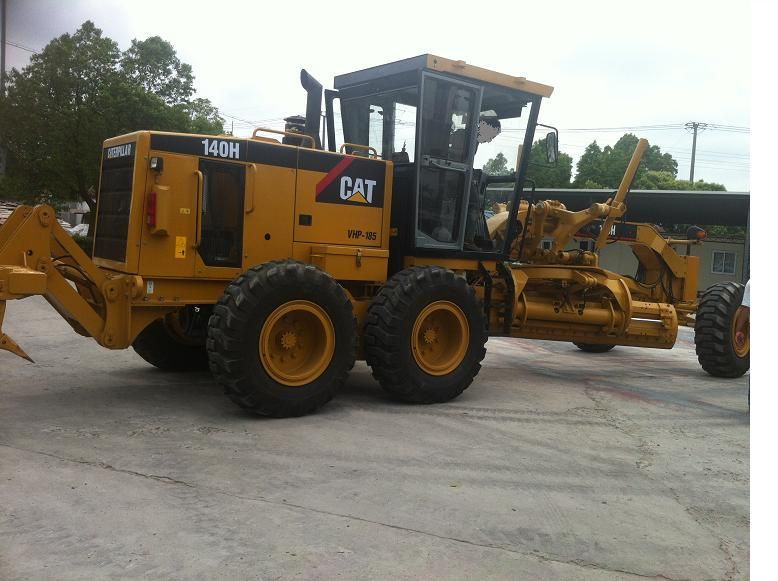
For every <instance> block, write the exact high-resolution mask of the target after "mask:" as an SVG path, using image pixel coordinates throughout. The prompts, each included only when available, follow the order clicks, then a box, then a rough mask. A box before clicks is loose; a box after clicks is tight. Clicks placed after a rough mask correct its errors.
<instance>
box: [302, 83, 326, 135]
mask: <svg viewBox="0 0 778 581" xmlns="http://www.w3.org/2000/svg"><path fill="white" fill-rule="evenodd" d="M300 83H301V84H302V86H303V89H305V91H306V92H307V93H308V101H307V102H306V105H305V133H306V135H310V136H311V137H313V139H314V140H315V141H316V147H317V148H319V149H321V139H320V138H319V128H320V127H321V95H322V86H321V83H320V82H319V81H317V80H316V79H314V78H313V76H311V75H310V74H309V73H308V71H306V70H305V69H302V70H301V71H300Z"/></svg>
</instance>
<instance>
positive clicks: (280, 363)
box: [206, 260, 357, 417]
mask: <svg viewBox="0 0 778 581" xmlns="http://www.w3.org/2000/svg"><path fill="white" fill-rule="evenodd" d="M356 340H357V333H356V319H355V317H354V311H353V307H352V304H351V301H350V299H349V297H348V295H347V294H346V292H345V290H344V289H343V288H342V287H341V286H340V285H339V284H338V283H337V282H336V281H335V280H334V279H333V278H332V277H331V276H330V275H328V274H326V273H325V272H323V271H321V270H319V269H318V268H316V267H315V266H313V265H310V264H304V263H302V262H297V261H294V260H281V261H274V262H269V263H267V264H263V265H260V266H256V267H254V268H251V269H249V270H248V271H247V272H246V273H245V274H243V275H241V276H240V277H238V278H237V279H236V280H235V281H234V282H232V283H231V284H230V285H229V286H228V287H227V289H226V290H225V293H224V295H223V296H222V298H221V299H220V300H219V302H218V303H217V304H216V306H215V307H214V311H213V315H212V316H211V319H210V321H209V324H208V340H207V343H206V348H207V351H208V359H209V361H210V367H211V371H212V372H213V374H214V377H215V378H216V380H217V381H218V382H219V383H220V384H221V385H222V386H223V387H224V390H225V393H226V394H227V396H228V397H229V398H230V399H231V400H232V401H233V402H235V403H236V404H238V405H239V406H240V407H242V408H244V409H246V410H248V411H251V412H253V413H256V414H260V415H265V416H273V417H290V416H301V415H304V414H307V413H311V412H313V411H315V410H317V409H318V408H320V407H321V406H323V405H324V404H326V403H327V402H328V401H330V400H331V399H332V398H333V397H334V395H335V393H336V392H337V391H338V389H339V388H340V387H341V386H342V384H343V383H344V381H345V379H346V375H347V374H348V372H349V370H350V369H351V368H352V367H353V365H354V359H355V356H356Z"/></svg>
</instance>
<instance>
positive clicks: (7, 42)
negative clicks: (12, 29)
mask: <svg viewBox="0 0 778 581" xmlns="http://www.w3.org/2000/svg"><path fill="white" fill-rule="evenodd" d="M5 44H8V45H10V46H15V47H16V48H20V49H22V50H26V51H27V52H31V53H33V54H38V53H39V52H40V51H39V50H35V49H34V48H30V47H29V46H24V45H23V44H19V43H18V42H14V41H12V40H6V41H5Z"/></svg>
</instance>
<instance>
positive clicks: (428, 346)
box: [364, 266, 488, 403]
mask: <svg viewBox="0 0 778 581" xmlns="http://www.w3.org/2000/svg"><path fill="white" fill-rule="evenodd" d="M364 337H365V356H366V359H367V364H368V365H369V366H370V367H371V368H372V370H373V376H374V377H375V378H376V379H377V380H378V382H379V383H380V384H381V387H382V388H383V389H384V390H386V391H387V392H389V393H390V394H391V395H393V396H394V397H396V398H397V399H400V400H402V401H406V402H411V403H437V402H445V401H449V400H451V399H453V398H455V397H457V396H458V395H459V394H461V393H462V392H463V391H464V390H465V389H467V387H468V386H469V385H470V384H471V383H472V381H473V378H474V377H475V376H476V375H477V374H478V371H479V370H480V368H481V361H482V360H483V358H484V356H485V355H486V348H485V343H486V339H487V337H488V335H487V320H486V316H485V315H484V311H483V307H482V305H481V303H480V301H479V300H478V298H477V297H476V295H475V292H474V291H473V288H472V287H470V286H469V285H468V284H467V281H465V279H464V278H462V277H460V276H457V275H456V274H454V272H452V271H450V270H447V269H445V268H440V267H437V266H417V267H413V268H408V269H405V270H403V271H401V272H398V273H397V274H395V275H394V276H393V277H392V278H390V279H389V280H388V281H387V282H386V284H385V285H384V286H383V287H382V288H381V290H380V291H379V293H378V294H377V295H376V296H375V297H374V299H373V301H372V302H371V304H370V307H369V308H368V311H367V323H366V325H365V335H364Z"/></svg>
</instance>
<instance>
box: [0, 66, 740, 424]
mask: <svg viewBox="0 0 778 581" xmlns="http://www.w3.org/2000/svg"><path fill="white" fill-rule="evenodd" d="M301 80H302V84H303V87H304V88H305V90H306V91H307V94H308V98H307V107H306V115H305V118H304V124H303V126H302V128H301V130H299V131H295V130H294V128H289V130H285V131H275V130H269V129H257V130H256V131H254V133H253V134H252V136H251V137H250V138H245V139H244V138H236V137H234V136H229V135H220V136H213V135H188V134H177V133H166V132H160V131H138V132H135V133H130V134H127V135H122V136H119V137H114V138H112V139H108V140H107V141H105V143H104V144H103V155H102V165H101V173H100V183H99V188H98V198H97V210H96V215H95V216H94V219H93V225H92V229H93V234H94V243H93V248H92V253H91V257H90V256H88V255H87V254H86V253H85V252H83V251H82V250H81V248H80V247H79V246H78V245H77V244H76V243H75V242H74V241H73V240H72V239H71V237H70V236H69V235H68V234H67V233H66V232H65V231H64V230H63V229H62V228H61V227H60V226H59V225H58V222H57V220H56V217H55V212H54V210H53V208H51V207H50V206H47V205H39V206H36V207H30V206H20V207H19V208H17V209H16V210H15V211H14V213H13V214H12V215H11V216H10V218H9V219H8V221H7V222H6V223H5V225H4V226H3V227H2V228H0V327H1V326H2V319H3V315H4V314H5V310H6V305H7V304H8V301H11V300H14V299H22V298H25V297H29V296H32V295H42V296H43V297H45V299H46V300H47V301H48V302H49V303H50V304H51V305H52V306H53V307H54V308H55V309H56V310H57V312H58V313H59V314H60V315H61V316H62V317H64V318H65V319H66V320H67V321H68V323H70V325H71V326H72V327H73V329H74V330H75V331H76V332H77V333H79V334H81V335H84V336H88V337H93V338H94V339H95V340H96V341H97V342H98V343H99V344H100V345H102V346H103V347H107V348H109V349H124V348H127V347H133V348H134V349H135V351H136V352H137V353H138V354H139V355H140V356H141V357H142V358H143V359H145V360H146V361H148V362H149V363H151V364H152V365H155V366H157V367H158V368H160V369H163V370H190V369H201V368H202V369H205V368H210V370H211V372H212V373H213V375H214V377H215V379H216V381H217V382H218V383H219V384H221V385H222V386H223V387H224V389H225V391H226V394H227V395H228V396H229V397H230V399H232V400H233V401H234V402H235V403H236V404H238V405H239V406H241V407H243V408H245V409H247V410H250V411H252V412H255V413H258V414H263V415H270V416H296V415H302V414H305V413H309V412H312V411H314V410H316V409H317V408H319V407H320V406H322V405H323V404H325V403H326V402H327V401H329V400H330V399H331V398H332V397H333V396H334V395H335V394H336V392H337V391H338V388H339V387H340V386H341V385H342V384H343V382H344V381H345V379H346V376H347V374H348V373H349V370H350V369H351V368H352V366H353V365H354V362H355V360H356V359H364V360H366V362H367V364H368V365H369V366H370V367H371V368H372V371H373V375H374V377H375V378H376V379H377V380H378V381H379V382H380V384H381V386H382V387H383V388H384V389H385V390H387V391H388V392H390V393H391V394H393V395H394V396H396V397H397V398H399V399H401V400H404V401H408V402H418V403H432V402H443V401H448V400H450V399H452V398H454V397H456V396H458V395H459V394H460V393H461V392H462V391H463V390H465V389H466V388H467V387H468V386H469V385H470V384H471V382H472V381H473V379H474V377H475V376H476V375H477V374H478V371H479V369H480V366H481V361H482V359H483V358H484V355H485V344H486V341H487V338H488V337H489V336H490V335H492V336H507V337H524V338H534V339H546V340H556V341H570V342H574V343H575V344H576V345H578V346H579V347H580V348H581V349H583V350H584V351H604V350H607V349H610V348H611V347H612V346H614V345H631V346H636V347H653V348H671V347H672V346H673V344H674V342H675V339H676V335H677V330H678V326H679V324H696V330H697V350H698V355H699V358H700V361H701V363H702V366H703V368H704V369H705V370H706V371H708V372H709V373H712V374H714V375H720V376H737V375H740V374H742V373H743V372H744V371H745V370H746V369H747V368H748V347H747V345H746V346H745V347H744V346H742V345H741V346H736V345H735V343H734V340H733V333H732V332H731V328H732V320H733V317H734V313H735V307H737V304H739V298H740V294H741V293H742V289H741V288H740V287H739V286H737V285H725V286H723V287H717V288H714V289H713V290H711V291H710V292H708V293H707V294H705V295H703V297H702V299H701V300H700V301H698V300H697V267H698V264H697V258H695V257H694V256H688V255H681V254H679V253H677V252H676V251H675V250H674V246H675V245H677V244H683V245H688V244H691V243H696V242H694V241H690V240H681V241H677V240H671V239H665V238H663V237H662V236H661V235H660V234H659V232H658V231H657V230H656V229H654V228H653V227H652V226H650V225H645V224H632V223H629V222H625V220H624V218H625V212H626V205H625V201H624V200H625V196H626V194H627V191H628V189H629V185H630V183H631V181H632V179H633V177H634V175H635V172H636V170H637V168H638V164H639V162H640V158H641V155H642V153H643V151H644V150H645V148H646V146H647V143H646V142H645V140H641V141H640V143H639V145H638V148H637V150H636V151H635V154H634V156H633V158H632V160H631V162H630V164H629V167H628V169H627V172H626V175H625V176H624V180H623V181H622V183H621V186H620V187H619V189H618V191H617V192H616V193H615V194H614V195H613V196H612V197H611V198H610V199H608V200H607V201H605V202H604V203H599V204H594V205H592V206H591V207H590V208H588V209H586V210H584V211H580V212H571V211H568V210H567V209H566V208H565V207H564V206H563V205H562V204H560V203H559V202H555V201H548V200H545V201H538V202H535V201H534V200H532V199H531V195H530V194H528V191H530V190H528V189H527V185H528V183H529V182H528V180H527V177H526V175H527V169H528V164H529V155H528V152H529V151H530V148H531V147H532V144H533V139H534V137H535V130H536V127H537V126H538V125H540V124H539V123H538V115H539V108H540V104H541V100H542V99H543V98H544V97H549V96H550V95H551V93H552V90H553V89H552V87H550V86H547V85H544V84H540V83H536V82H532V81H529V80H527V79H526V78H523V77H514V76H509V75H505V74H502V73H497V72H494V71H490V70H487V69H483V68H479V67H476V66H472V65H469V64H466V63H464V62H462V61H453V60H449V59H445V58H442V57H437V56H433V55H422V56H418V57H414V58H410V59H406V60H402V61H398V62H394V63H390V64H384V65H380V66H376V67H373V68H369V69H365V70H360V71H356V72H352V73H348V74H344V75H340V76H337V77H336V78H335V83H334V85H335V89H334V90H326V91H324V92H323V96H324V101H325V110H326V116H325V120H326V127H325V130H324V131H321V135H320V130H321V127H320V113H321V106H322V105H321V103H322V86H321V85H320V84H319V83H318V82H317V81H316V80H315V79H313V77H311V76H310V75H309V74H308V73H306V72H305V71H302V74H301ZM336 103H337V104H338V106H339V114H336V112H335V104H336ZM485 114H487V115H491V116H492V117H496V118H498V119H499V120H500V121H501V122H502V123H503V126H505V127H506V128H507V126H508V125H511V124H512V125H511V126H512V127H514V129H513V131H514V133H513V135H514V139H518V141H519V146H518V150H517V164H516V171H515V173H514V174H513V175H512V176H511V180H512V184H513V194H512V197H511V200H510V203H509V204H508V205H507V207H506V208H505V211H504V212H501V213H500V214H497V215H495V216H492V217H491V218H489V219H488V220H487V217H486V214H485V212H484V210H485V209H486V204H487V196H486V192H487V188H488V185H489V183H490V180H492V179H493V178H490V177H489V176H487V175H485V174H484V173H483V172H482V171H480V170H478V169H475V168H474V160H475V157H476V153H477V150H478V147H479V145H482V144H483V143H484V142H485V140H482V139H481V130H482V129H484V126H483V125H482V121H481V120H482V119H483V118H484V115H485ZM338 117H339V118H340V121H341V122H342V127H341V130H342V135H343V139H342V141H343V142H342V143H341V144H340V147H339V148H338V146H337V144H336V139H337V131H336V120H337V119H336V118H338ZM323 142H324V143H326V147H323V146H322V143H323ZM547 142H548V143H549V144H550V147H549V157H550V158H551V159H553V157H554V156H555V155H556V139H555V133H554V132H551V133H549V135H548V139H547ZM501 179H503V180H504V179H505V178H501ZM549 238H550V239H551V240H553V244H552V246H551V248H543V247H542V244H541V242H542V241H543V240H547V239H549ZM584 238H589V239H592V240H594V241H595V242H594V248H593V250H580V249H578V250H576V249H572V250H571V249H569V248H568V246H569V243H570V242H571V241H573V240H578V239H584ZM617 240H618V241H620V242H624V243H629V244H631V245H632V247H633V251H634V253H635V255H636V256H637V258H638V260H639V262H640V265H641V266H640V269H639V272H638V273H636V275H635V276H634V277H628V276H623V275H620V274H616V273H613V272H609V271H607V270H604V269H603V268H601V267H600V266H599V265H598V263H599V251H600V250H601V249H602V248H603V247H604V246H605V245H606V244H608V243H611V242H614V241H617ZM695 316H696V322H694V319H695ZM0 348H1V349H4V350H6V351H10V352H11V353H14V354H16V355H19V356H21V357H23V358H26V359H30V358H29V356H28V355H27V354H26V353H25V352H24V351H23V350H22V347H21V346H20V345H18V344H17V343H16V342H15V341H14V340H13V339H11V338H10V337H9V336H7V335H5V334H2V331H0ZM3 365H7V363H3Z"/></svg>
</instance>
